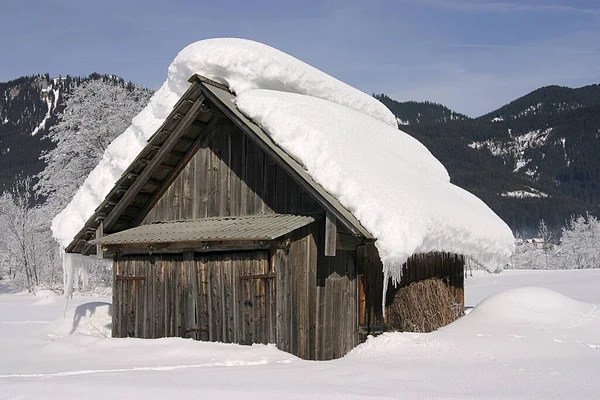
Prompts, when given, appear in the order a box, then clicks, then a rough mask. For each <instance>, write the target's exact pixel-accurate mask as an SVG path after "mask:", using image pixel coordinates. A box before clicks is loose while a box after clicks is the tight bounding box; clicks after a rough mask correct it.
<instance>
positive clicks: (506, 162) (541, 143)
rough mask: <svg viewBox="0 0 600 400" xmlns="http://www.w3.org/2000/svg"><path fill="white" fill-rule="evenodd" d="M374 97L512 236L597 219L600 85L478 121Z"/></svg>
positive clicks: (536, 97) (543, 95) (528, 99)
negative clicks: (573, 219)
mask: <svg viewBox="0 0 600 400" xmlns="http://www.w3.org/2000/svg"><path fill="white" fill-rule="evenodd" d="M375 97H376V98H378V99H379V100H380V101H382V102H383V103H384V104H386V105H387V106H388V108H390V110H392V112H394V114H395V115H396V116H397V118H398V119H399V120H402V121H406V122H408V123H407V124H404V125H403V126H401V129H402V130H404V131H406V132H407V133H409V134H411V135H413V136H414V137H416V138H417V139H418V140H420V141H421V142H422V143H423V144H425V145H426V146H427V147H428V148H429V150H430V151H431V152H432V153H433V154H434V155H435V156H436V157H437V158H438V159H439V160H440V161H441V162H442V163H443V164H444V165H445V166H446V168H447V169H448V172H449V173H450V176H451V180H452V181H453V182H454V183H455V184H457V185H459V186H461V187H463V188H465V189H467V190H469V191H471V192H473V193H474V194H476V195H477V196H479V197H480V198H481V199H482V200H484V201H485V202H486V203H487V204H488V205H489V206H490V207H491V208H492V209H493V210H494V211H495V212H497V213H498V214H499V215H500V216H501V217H502V218H503V219H504V220H505V221H507V223H508V224H509V225H510V226H511V227H512V228H513V229H515V230H520V231H526V232H527V231H528V232H532V231H535V228H536V226H537V223H538V221H539V220H540V219H542V218H543V219H544V220H545V221H546V223H547V224H548V225H549V226H550V227H552V228H553V229H555V230H556V229H558V228H560V226H562V225H564V222H565V220H566V219H567V218H568V217H569V216H570V215H571V214H574V213H577V214H582V213H585V212H591V213H593V214H596V215H598V214H599V213H600V162H599V160H600V158H599V154H600V85H590V86H585V87H582V88H577V89H571V88H567V87H560V86H548V87H543V88H540V89H537V90H535V91H533V92H531V93H529V94H527V95H525V96H523V97H520V98H518V99H516V100H515V101H513V102H511V103H509V104H507V105H505V106H503V107H501V108H499V109H497V110H495V111H492V112H490V113H487V114H485V115H483V116H481V117H479V118H468V117H466V116H464V115H461V114H459V113H456V112H454V111H452V110H449V109H448V108H447V107H444V106H442V105H439V104H434V103H417V104H413V102H407V103H400V102H396V101H394V100H392V99H390V98H389V97H387V96H385V95H376V96H375Z"/></svg>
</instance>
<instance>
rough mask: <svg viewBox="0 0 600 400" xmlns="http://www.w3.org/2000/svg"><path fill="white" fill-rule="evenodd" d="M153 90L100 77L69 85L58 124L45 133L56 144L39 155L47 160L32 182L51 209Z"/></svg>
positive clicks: (65, 197) (60, 205)
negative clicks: (75, 85) (73, 85)
mask: <svg viewBox="0 0 600 400" xmlns="http://www.w3.org/2000/svg"><path fill="white" fill-rule="evenodd" d="M151 95H152V93H151V92H150V91H148V90H146V89H142V88H139V87H135V86H133V85H124V84H122V83H121V84H120V83H117V82H112V81H103V80H100V79H92V80H89V81H87V82H84V83H83V84H81V85H80V86H77V87H75V88H73V91H72V93H71V95H70V96H69V98H68V99H67V101H66V107H65V111H64V112H63V113H62V114H61V115H59V123H58V124H57V125H55V126H54V127H52V129H51V130H50V133H49V134H48V137H49V138H50V140H52V141H53V142H55V143H56V148H54V149H53V150H51V151H48V152H47V153H45V154H43V155H42V157H41V158H42V159H43V160H44V161H46V162H47V164H48V165H47V167H46V168H45V169H44V170H43V171H42V172H41V173H40V174H39V175H38V177H39V182H38V184H37V186H36V187H37V190H38V191H39V193H40V194H41V195H43V196H46V197H48V202H49V204H50V205H52V208H53V210H54V212H58V211H59V210H61V209H62V208H63V207H64V206H65V205H66V204H67V203H68V202H69V201H70V199H71V198H72V197H73V195H74V194H75V192H76V190H77V188H78V187H79V186H81V184H82V183H83V181H84V180H85V178H86V176H87V175H88V174H89V172H90V171H91V170H92V169H93V168H94V167H95V166H96V165H97V164H98V162H99V161H100V159H101V158H102V154H103V153H104V150H105V149H106V147H107V146H108V144H109V143H110V142H111V141H112V140H113V139H115V138H116V137H117V136H118V135H120V134H121V133H123V131H125V129H126V128H127V127H128V126H129V125H130V124H131V119H132V118H133V117H134V116H135V115H136V114H138V113H139V112H140V111H141V110H142V108H143V107H145V105H146V104H147V102H148V100H149V99H150V96H151Z"/></svg>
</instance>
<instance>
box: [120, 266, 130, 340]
mask: <svg viewBox="0 0 600 400" xmlns="http://www.w3.org/2000/svg"><path fill="white" fill-rule="evenodd" d="M119 264H120V271H119V272H120V273H121V275H122V276H127V273H128V271H127V258H125V257H123V258H122V259H121V262H120V263H119ZM119 295H120V297H121V335H120V337H127V320H128V318H129V307H128V298H127V281H121V291H120V293H119Z"/></svg>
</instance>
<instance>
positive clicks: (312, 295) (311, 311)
mask: <svg viewBox="0 0 600 400" xmlns="http://www.w3.org/2000/svg"><path fill="white" fill-rule="evenodd" d="M310 227H311V229H310V232H309V236H308V237H307V246H306V269H305V272H306V278H305V280H306V281H305V291H306V295H305V296H306V308H307V311H306V322H305V323H306V325H307V329H308V331H307V336H308V351H309V353H308V357H307V358H308V359H310V360H314V359H315V325H316V309H317V304H316V289H317V250H318V249H317V244H316V242H315V234H314V231H315V228H316V224H312V225H311V226H310Z"/></svg>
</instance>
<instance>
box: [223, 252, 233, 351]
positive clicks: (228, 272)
mask: <svg viewBox="0 0 600 400" xmlns="http://www.w3.org/2000/svg"><path fill="white" fill-rule="evenodd" d="M221 260H222V261H221V263H222V266H223V299H224V300H223V304H224V307H223V324H224V332H223V337H224V341H225V342H227V343H233V342H234V329H235V322H234V320H235V315H234V314H235V311H236V307H235V303H234V295H233V288H234V285H233V263H232V258H231V255H230V254H223V255H222V256H221Z"/></svg>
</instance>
